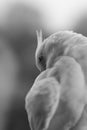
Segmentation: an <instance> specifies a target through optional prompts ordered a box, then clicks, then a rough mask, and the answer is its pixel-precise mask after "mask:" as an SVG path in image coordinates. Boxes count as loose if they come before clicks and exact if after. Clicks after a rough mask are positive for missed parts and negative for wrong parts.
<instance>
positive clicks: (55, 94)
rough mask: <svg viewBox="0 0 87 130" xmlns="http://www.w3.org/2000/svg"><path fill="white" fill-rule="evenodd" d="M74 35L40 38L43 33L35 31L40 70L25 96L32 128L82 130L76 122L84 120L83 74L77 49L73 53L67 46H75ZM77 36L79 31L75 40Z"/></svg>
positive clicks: (86, 97) (86, 99)
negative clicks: (76, 55)
mask: <svg viewBox="0 0 87 130" xmlns="http://www.w3.org/2000/svg"><path fill="white" fill-rule="evenodd" d="M76 35H77V34H76V33H72V32H67V31H66V32H59V33H56V34H54V35H52V36H50V37H48V38H47V39H46V40H44V41H42V33H41V32H40V33H37V36H38V47H37V49H36V55H35V56H36V65H37V67H38V68H39V70H41V71H42V70H43V71H42V72H41V73H40V75H39V76H38V77H37V78H36V80H35V82H34V84H33V86H32V87H31V89H30V91H29V93H28V94H27V96H26V99H25V107H26V111H27V114H28V119H29V123H30V127H31V129H32V130H69V129H70V130H71V129H72V130H74V129H75V130H82V129H79V126H80V125H78V124H79V123H78V122H80V124H81V123H82V122H83V121H80V120H81V117H82V116H83V115H84V114H83V112H84V109H85V105H86V103H87V88H86V82H85V75H84V72H83V68H82V66H81V65H80V62H78V61H79V60H78V59H80V58H78V57H79V53H77V54H78V57H75V56H74V54H75V53H74V54H73V53H72V52H73V51H70V52H71V53H70V52H69V49H71V48H70V47H72V49H73V48H75V49H76V47H74V45H75V41H74V42H73V40H74V38H76ZM71 37H72V38H71ZM80 37H82V36H81V35H80V34H78V38H77V41H78V42H79V38H80ZM84 39H86V38H85V37H84ZM67 40H68V41H67ZM82 40H83V39H82ZM66 41H67V42H68V43H67V42H66ZM69 42H70V45H69ZM71 42H72V43H71ZM77 45H79V43H77ZM84 45H85V44H84ZM74 51H75V50H74ZM82 63H83V62H82ZM82 118H83V117H82ZM83 119H84V118H83ZM86 128H87V127H86ZM84 130H86V129H84Z"/></svg>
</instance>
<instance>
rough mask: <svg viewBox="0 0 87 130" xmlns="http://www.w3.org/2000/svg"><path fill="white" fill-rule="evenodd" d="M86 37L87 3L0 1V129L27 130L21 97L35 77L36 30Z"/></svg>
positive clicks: (72, 0)
mask: <svg viewBox="0 0 87 130" xmlns="http://www.w3.org/2000/svg"><path fill="white" fill-rule="evenodd" d="M40 29H42V31H43V37H44V38H46V37H47V36H49V35H50V34H52V33H54V32H56V31H59V30H74V31H76V32H78V33H82V34H83V35H85V36H87V0H0V130H30V128H29V123H28V119H27V114H26V111H25V96H26V94H27V92H28V91H29V89H30V87H31V86H32V84H33V82H34V80H35V78H36V76H37V75H38V74H39V70H37V68H36V66H35V57H34V54H35V49H36V46H37V40H36V30H40Z"/></svg>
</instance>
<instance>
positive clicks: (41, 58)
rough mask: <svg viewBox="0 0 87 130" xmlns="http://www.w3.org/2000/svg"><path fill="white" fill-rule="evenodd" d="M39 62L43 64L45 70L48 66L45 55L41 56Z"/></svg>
mask: <svg viewBox="0 0 87 130" xmlns="http://www.w3.org/2000/svg"><path fill="white" fill-rule="evenodd" d="M39 63H40V64H41V66H42V68H43V70H45V68H46V60H45V58H44V57H43V56H40V57H39Z"/></svg>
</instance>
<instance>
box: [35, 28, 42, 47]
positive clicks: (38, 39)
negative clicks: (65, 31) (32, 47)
mask: <svg viewBox="0 0 87 130" xmlns="http://www.w3.org/2000/svg"><path fill="white" fill-rule="evenodd" d="M36 35H37V46H40V45H41V43H42V40H43V39H42V30H39V31H38V30H36Z"/></svg>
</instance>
